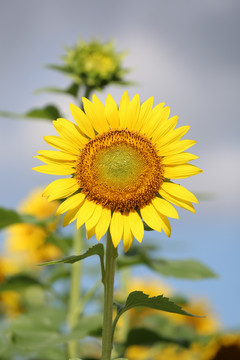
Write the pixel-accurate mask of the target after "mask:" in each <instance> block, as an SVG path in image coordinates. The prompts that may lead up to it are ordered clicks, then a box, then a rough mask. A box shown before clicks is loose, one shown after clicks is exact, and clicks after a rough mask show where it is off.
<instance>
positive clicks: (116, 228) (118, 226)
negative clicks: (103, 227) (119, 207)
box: [110, 211, 123, 247]
mask: <svg viewBox="0 0 240 360" xmlns="http://www.w3.org/2000/svg"><path fill="white" fill-rule="evenodd" d="M110 233H111V237H112V242H113V245H114V247H117V246H118V244H119V242H120V240H121V237H122V233H123V216H122V214H121V213H120V212H119V211H115V212H114V213H113V215H112V220H111V225H110Z"/></svg>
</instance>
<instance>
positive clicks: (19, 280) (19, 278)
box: [0, 274, 44, 292]
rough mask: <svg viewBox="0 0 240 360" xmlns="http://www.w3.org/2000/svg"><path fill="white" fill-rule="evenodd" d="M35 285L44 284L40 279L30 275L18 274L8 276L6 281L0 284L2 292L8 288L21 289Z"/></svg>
mask: <svg viewBox="0 0 240 360" xmlns="http://www.w3.org/2000/svg"><path fill="white" fill-rule="evenodd" d="M33 285H38V286H44V285H43V284H42V283H41V282H40V281H39V280H37V279H36V278H34V277H32V276H30V275H26V274H17V275H13V276H9V277H7V278H6V279H5V281H4V283H1V284H0V292H1V291H7V290H14V291H20V290H23V289H26V288H27V287H29V286H33Z"/></svg>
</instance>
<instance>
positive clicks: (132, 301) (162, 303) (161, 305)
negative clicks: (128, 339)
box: [113, 291, 201, 332]
mask: <svg viewBox="0 0 240 360" xmlns="http://www.w3.org/2000/svg"><path fill="white" fill-rule="evenodd" d="M139 306H141V307H147V308H151V309H155V310H161V311H165V312H169V313H174V314H180V315H187V316H192V317H201V316H196V315H193V314H190V313H189V312H187V311H185V310H183V309H182V308H181V306H179V305H177V304H175V303H174V302H173V301H171V300H169V299H168V298H167V297H164V296H163V295H158V296H153V297H150V296H149V295H147V294H144V293H143V292H142V291H133V292H131V293H130V294H129V295H128V297H127V300H126V303H125V304H123V305H122V306H119V307H118V308H117V315H116V318H115V320H114V323H113V332H114V331H115V328H116V324H117V322H118V320H119V318H120V316H121V315H122V314H124V313H125V312H126V311H128V310H131V309H133V308H135V307H139Z"/></svg>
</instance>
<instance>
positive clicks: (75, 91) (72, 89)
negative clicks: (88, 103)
mask: <svg viewBox="0 0 240 360" xmlns="http://www.w3.org/2000/svg"><path fill="white" fill-rule="evenodd" d="M78 90H79V85H78V84H76V83H72V84H71V85H70V86H68V87H67V88H66V89H60V88H55V87H45V88H41V89H38V90H36V91H35V94H38V93H42V92H55V93H59V94H68V95H72V96H74V97H76V96H77V94H78Z"/></svg>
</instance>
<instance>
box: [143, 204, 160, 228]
mask: <svg viewBox="0 0 240 360" xmlns="http://www.w3.org/2000/svg"><path fill="white" fill-rule="evenodd" d="M140 212H141V215H142V217H143V220H144V221H145V223H146V224H147V225H148V226H150V227H151V228H152V229H154V230H156V231H159V232H161V231H162V225H161V222H160V221H159V213H158V211H157V210H156V209H155V207H154V206H153V205H152V204H149V205H147V206H145V207H144V208H142V209H140Z"/></svg>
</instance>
